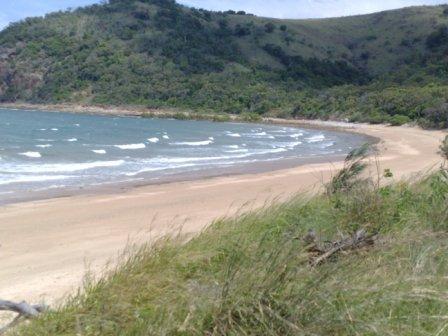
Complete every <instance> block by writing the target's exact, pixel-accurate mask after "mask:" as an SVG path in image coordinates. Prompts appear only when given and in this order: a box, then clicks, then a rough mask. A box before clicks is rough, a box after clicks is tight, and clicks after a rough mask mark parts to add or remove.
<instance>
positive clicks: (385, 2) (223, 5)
mask: <svg viewBox="0 0 448 336" xmlns="http://www.w3.org/2000/svg"><path fill="white" fill-rule="evenodd" d="M98 2H99V0H0V29H2V28H4V27H6V26H7V25H8V24H9V23H10V22H14V21H18V20H21V19H24V18H26V17H29V16H41V15H44V14H45V13H49V12H52V11H57V10H64V9H67V8H70V7H71V8H74V7H80V6H85V5H89V4H93V3H98ZM178 2H180V3H182V4H184V5H188V6H193V7H198V8H206V9H210V10H227V9H235V10H244V11H246V12H249V13H252V14H256V15H259V16H268V17H278V18H322V17H334V16H347V15H355V14H367V13H373V12H378V11H381V10H386V9H394V8H401V7H407V6H416V5H437V4H442V3H447V2H448V0H178Z"/></svg>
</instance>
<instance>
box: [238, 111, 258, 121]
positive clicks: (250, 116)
mask: <svg viewBox="0 0 448 336" xmlns="http://www.w3.org/2000/svg"><path fill="white" fill-rule="evenodd" d="M241 120H242V121H247V122H259V121H261V120H262V118H261V116H260V115H259V114H257V113H254V112H246V113H242V114H241Z"/></svg>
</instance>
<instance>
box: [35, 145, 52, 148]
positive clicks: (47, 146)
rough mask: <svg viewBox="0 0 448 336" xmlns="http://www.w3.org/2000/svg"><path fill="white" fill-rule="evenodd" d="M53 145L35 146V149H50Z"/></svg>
mask: <svg viewBox="0 0 448 336" xmlns="http://www.w3.org/2000/svg"><path fill="white" fill-rule="evenodd" d="M52 146H53V145H50V144H45V145H36V147H38V148H49V147H52Z"/></svg>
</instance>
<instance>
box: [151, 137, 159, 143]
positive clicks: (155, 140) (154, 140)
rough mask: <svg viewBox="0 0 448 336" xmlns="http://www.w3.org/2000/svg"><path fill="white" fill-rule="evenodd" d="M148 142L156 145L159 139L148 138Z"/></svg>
mask: <svg viewBox="0 0 448 336" xmlns="http://www.w3.org/2000/svg"><path fill="white" fill-rule="evenodd" d="M148 141H149V142H151V143H158V142H159V141H160V139H159V138H155V137H154V138H149V139H148Z"/></svg>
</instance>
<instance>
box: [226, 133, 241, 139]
mask: <svg viewBox="0 0 448 336" xmlns="http://www.w3.org/2000/svg"><path fill="white" fill-rule="evenodd" d="M227 136H229V137H232V138H241V134H239V133H227Z"/></svg>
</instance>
